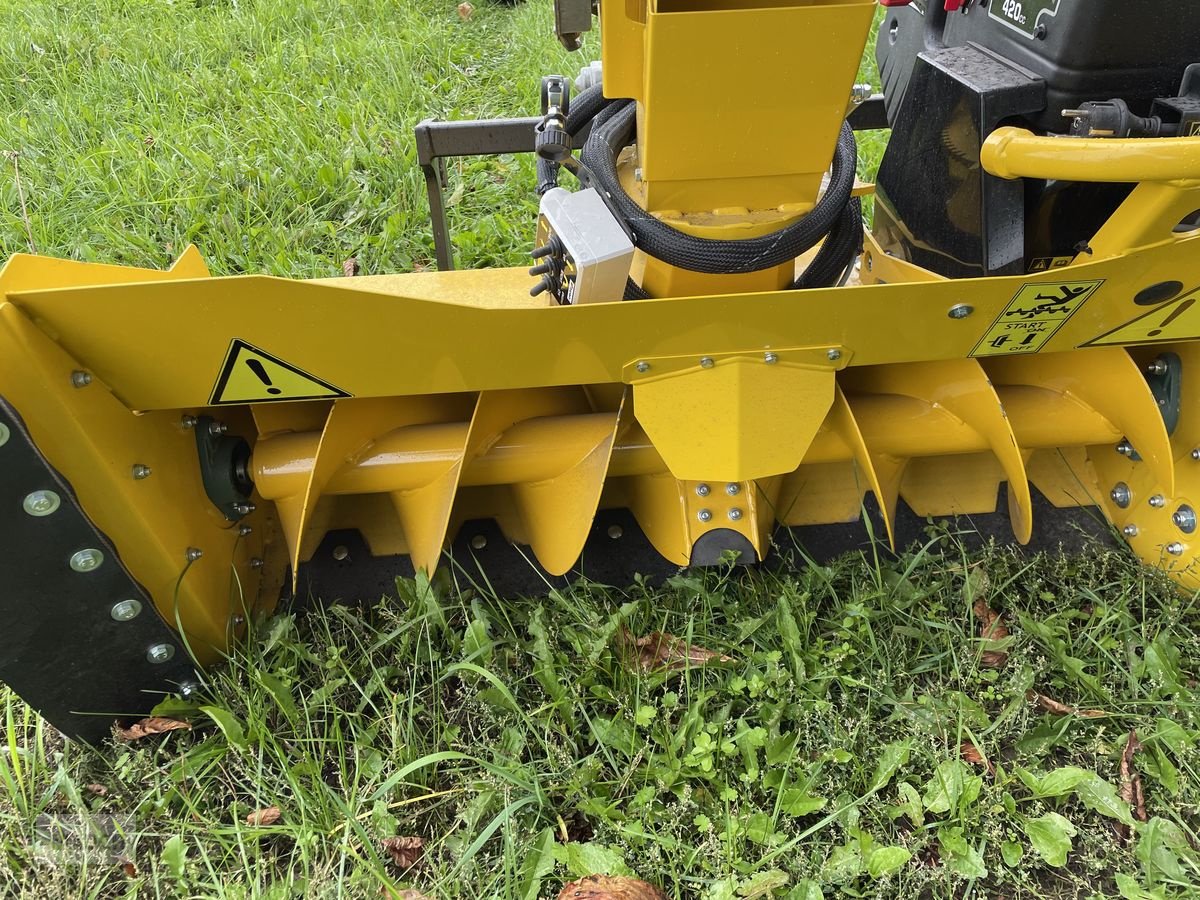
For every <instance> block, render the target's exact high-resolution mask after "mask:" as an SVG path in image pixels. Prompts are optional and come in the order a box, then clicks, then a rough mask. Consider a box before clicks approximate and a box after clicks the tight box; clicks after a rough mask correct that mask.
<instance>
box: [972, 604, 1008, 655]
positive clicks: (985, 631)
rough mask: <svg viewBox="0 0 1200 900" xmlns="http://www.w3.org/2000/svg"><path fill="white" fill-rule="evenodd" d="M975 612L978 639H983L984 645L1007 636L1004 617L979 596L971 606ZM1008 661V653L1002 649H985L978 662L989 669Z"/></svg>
mask: <svg viewBox="0 0 1200 900" xmlns="http://www.w3.org/2000/svg"><path fill="white" fill-rule="evenodd" d="M972 611H973V612H974V613H975V618H977V619H978V620H979V623H980V629H979V639H980V640H981V641H983V643H984V646H985V647H987V645H988V644H989V643H991V642H993V641H1002V640H1004V639H1005V638H1006V637H1008V628H1007V627H1006V626H1005V624H1004V617H1003V616H1001V615H1000V613H998V612H996V611H995V610H994V609H992V608H991V606H989V605H988V602H987V600H985V599H983V598H982V597H980V598H979V599H978V600H976V601H975V605H974V606H973V607H972ZM1006 662H1008V653H1007V652H1006V651H1004V650H996V649H994V648H993V649H985V650H984V651H983V653H981V654H980V656H979V664H980V665H982V666H985V667H986V668H989V669H999V668H1002V667H1003V666H1004V664H1005V663H1006Z"/></svg>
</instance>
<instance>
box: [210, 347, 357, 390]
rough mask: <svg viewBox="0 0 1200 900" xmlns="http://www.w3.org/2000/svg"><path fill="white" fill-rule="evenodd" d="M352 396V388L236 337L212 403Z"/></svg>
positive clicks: (218, 378) (214, 387) (222, 366)
mask: <svg viewBox="0 0 1200 900" xmlns="http://www.w3.org/2000/svg"><path fill="white" fill-rule="evenodd" d="M349 396H351V394H350V393H349V392H347V391H344V390H342V389H341V388H338V387H334V386H333V385H332V384H330V383H329V382H327V381H322V380H321V379H320V378H317V377H316V376H315V375H313V374H311V373H309V372H306V371H304V370H303V369H301V368H299V367H298V366H294V365H292V364H291V363H289V362H284V361H283V360H282V359H280V358H279V357H278V356H275V355H274V354H271V353H268V352H267V351H266V350H263V349H262V348H260V347H255V346H254V345H253V344H251V343H248V342H247V341H243V340H241V339H238V338H235V339H234V340H233V341H232V342H231V343H230V345H229V350H228V352H227V353H226V354H225V361H224V362H223V363H222V364H221V370H220V373H219V374H218V375H217V381H216V384H214V385H213V390H212V397H211V398H210V399H209V403H211V404H212V405H214V406H218V405H221V404H230V403H271V402H275V401H280V400H324V399H331V398H335V397H349Z"/></svg>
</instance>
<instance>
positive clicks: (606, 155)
mask: <svg viewBox="0 0 1200 900" xmlns="http://www.w3.org/2000/svg"><path fill="white" fill-rule="evenodd" d="M636 113H637V109H636V107H635V105H634V104H633V102H632V101H628V100H625V101H619V102H616V103H613V104H611V105H610V106H608V107H607V108H605V109H604V111H603V112H602V113H601V114H600V115H598V116H597V117H596V120H595V122H594V123H593V124H592V132H591V135H590V136H589V137H588V140H587V143H586V144H585V145H584V148H583V154H582V162H583V164H584V165H585V166H587V167H588V169H590V170H591V172H592V174H593V175H594V176H595V178H596V179H597V181H598V182H599V183H600V186H601V187H602V188H603V190H605V191H606V192H607V193H608V194H609V195H610V196H611V197H612V199H613V202H614V204H615V205H616V207H617V210H618V212H620V214H621V215H622V216H623V217H624V219H625V221H626V224H627V225H628V226H629V228H630V229H631V230H632V231H633V233H634V236H635V238H636V242H637V245H638V247H639V249H641V250H642V251H644V252H645V253H648V254H649V255H650V256H653V257H655V258H656V259H660V260H662V261H663V262H665V263H668V264H669V265H673V266H676V267H678V268H681V269H687V270H689V271H692V272H703V273H706V274H710V275H723V274H743V273H746V272H758V271H761V270H762V269H769V268H772V267H774V266H779V265H783V264H784V263H786V262H788V261H789V260H793V259H795V258H796V257H798V256H800V255H802V254H803V253H806V252H807V251H809V250H811V249H812V248H813V247H815V246H816V245H817V243H818V242H819V241H820V240H821V239H822V238H823V237H825V236H826V235H827V234H829V233H830V231H832V230H833V228H834V226H835V225H836V224H837V223H838V220H839V219H840V218H842V217H843V215H844V214H845V212H846V207H847V205H848V204H849V202H850V196H851V191H852V190H853V188H854V170H855V164H856V157H857V145H856V142H855V140H854V132H853V130H852V129H851V128H850V125H849V124H848V123H847V124H845V125H843V126H842V133H841V135H840V136H839V138H838V143H837V149H836V151H835V153H834V157H833V173H832V175H831V177H830V181H829V185H828V187H827V188H826V190H825V193H824V194H823V195H822V196H821V198H820V200H818V201H817V204H816V206H814V207H813V209H812V211H811V212H809V213H808V215H806V216H805V217H804V218H802V219H799V220H798V221H796V222H793V223H792V224H791V225H788V226H786V227H785V228H782V229H780V230H779V231H776V232H774V233H772V234H768V235H764V236H762V237H757V238H746V239H742V240H712V239H709V238H698V237H694V236H692V235H688V234H684V233H683V232H681V231H678V230H676V229H674V228H672V227H671V226H670V225H667V224H666V223H664V222H661V221H659V220H658V219H656V218H654V217H653V216H651V215H648V214H647V213H646V212H645V210H643V209H642V208H641V207H640V206H638V205H637V203H635V202H634V200H633V199H632V198H631V197H630V196H629V195H628V194H626V193H625V191H624V189H623V188H622V187H621V185H620V181H619V179H618V177H617V166H616V160H617V155H618V154H619V153H620V152H621V150H622V149H624V148H625V147H626V146H627V145H628V144H629V143H630V141H631V140H632V138H633V132H634V128H635V124H636Z"/></svg>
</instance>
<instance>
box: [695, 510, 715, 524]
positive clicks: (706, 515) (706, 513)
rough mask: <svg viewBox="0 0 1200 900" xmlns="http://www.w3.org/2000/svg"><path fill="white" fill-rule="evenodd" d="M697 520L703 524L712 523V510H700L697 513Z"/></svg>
mask: <svg viewBox="0 0 1200 900" xmlns="http://www.w3.org/2000/svg"><path fill="white" fill-rule="evenodd" d="M696 518H697V519H699V520H700V521H701V522H711V521H712V510H711V509H702V510H700V512H698V513H696Z"/></svg>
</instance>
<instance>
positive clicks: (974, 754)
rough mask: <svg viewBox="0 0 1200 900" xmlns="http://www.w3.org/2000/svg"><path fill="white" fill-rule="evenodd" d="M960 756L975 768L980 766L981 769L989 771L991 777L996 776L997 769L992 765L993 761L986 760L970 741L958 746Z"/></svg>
mask: <svg viewBox="0 0 1200 900" xmlns="http://www.w3.org/2000/svg"><path fill="white" fill-rule="evenodd" d="M958 755H959V756H961V757H962V758H963V760H964V761H965V762H969V763H970V764H971V765H973V766H979V768H981V769H987V770H988V774H989V775H995V774H996V767H995V766H993V765H992V763H991V760H988V759H984V758H983V754H982V753H980V752H979V748H978V747H976V746H975V745H974V744H972V743H971V742H970V741H963V742H962V743H961V744H959V746H958Z"/></svg>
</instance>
